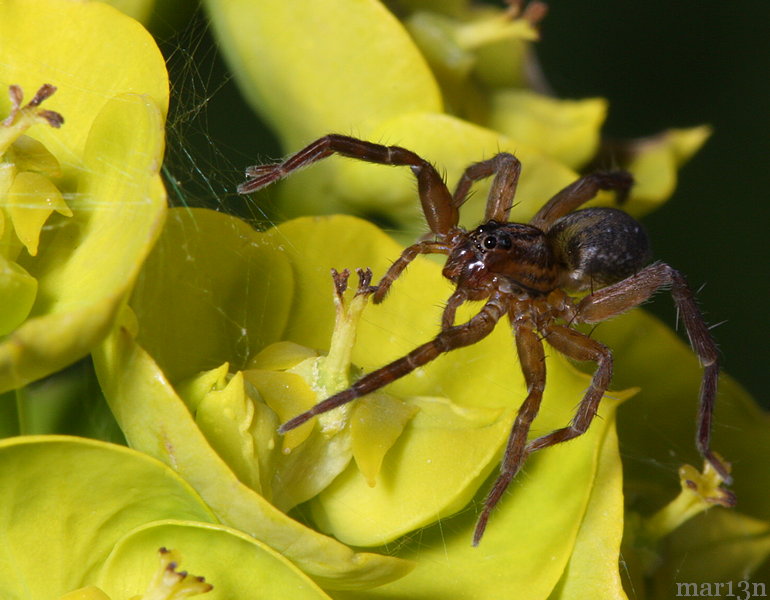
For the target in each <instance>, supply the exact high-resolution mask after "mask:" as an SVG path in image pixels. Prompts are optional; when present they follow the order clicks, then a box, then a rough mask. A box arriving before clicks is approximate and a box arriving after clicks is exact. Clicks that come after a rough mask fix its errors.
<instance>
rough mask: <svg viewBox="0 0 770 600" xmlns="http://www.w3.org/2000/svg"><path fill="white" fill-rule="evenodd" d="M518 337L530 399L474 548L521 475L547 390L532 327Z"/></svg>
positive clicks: (519, 416)
mask: <svg viewBox="0 0 770 600" xmlns="http://www.w3.org/2000/svg"><path fill="white" fill-rule="evenodd" d="M514 333H515V337H516V348H517V350H518V353H519V362H520V363H521V369H522V372H523V373H524V380H525V381H526V383H527V398H526V399H525V400H524V402H523V403H522V405H521V408H519V412H518V414H517V415H516V420H515V421H514V423H513V428H512V429H511V434H510V436H509V437H508V444H507V446H506V448H505V454H504V455H503V461H502V463H501V464H500V475H499V476H498V477H497V479H496V480H495V483H494V485H493V486H492V488H491V489H490V490H489V493H488V495H487V498H486V500H485V502H484V509H483V510H482V511H481V515H479V519H478V521H477V523H476V529H475V531H474V533H473V545H474V546H477V545H478V544H479V542H480V541H481V537H482V536H483V535H484V530H485V529H486V527H487V521H488V520H489V515H490V514H491V512H492V510H493V509H494V508H495V506H496V505H497V503H498V502H499V501H500V498H502V496H503V493H505V490H506V489H507V488H508V485H510V483H511V481H512V480H513V478H514V477H515V476H516V473H518V471H519V469H520V468H521V465H522V464H524V459H525V458H526V453H525V448H526V444H527V434H528V433H529V428H530V426H531V425H532V421H533V420H534V419H535V417H536V416H537V413H538V410H539V409H540V402H541V401H542V399H543V390H544V389H545V353H544V351H543V343H542V342H541V341H540V338H539V337H538V336H537V333H536V332H535V330H534V328H533V327H532V326H531V325H530V324H527V325H522V324H517V323H516V322H514Z"/></svg>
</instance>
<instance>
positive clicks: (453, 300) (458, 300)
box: [441, 288, 468, 329]
mask: <svg viewBox="0 0 770 600" xmlns="http://www.w3.org/2000/svg"><path fill="white" fill-rule="evenodd" d="M467 299H468V292H466V291H465V290H464V289H463V288H457V289H456V290H455V291H454V292H452V295H451V296H449V300H447V302H446V306H445V307H444V312H443V313H442V315H441V329H449V328H450V327H452V325H454V324H455V314H456V313H457V309H458V307H459V306H460V305H461V304H462V303H463V302H465V301H466V300H467Z"/></svg>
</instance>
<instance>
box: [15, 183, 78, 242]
mask: <svg viewBox="0 0 770 600" xmlns="http://www.w3.org/2000/svg"><path fill="white" fill-rule="evenodd" d="M7 201H8V212H9V213H10V215H11V220H12V221H13V228H14V230H15V231H16V235H17V236H18V237H19V240H21V243H22V244H24V246H25V247H26V248H27V252H29V253H30V255H32V256H35V255H36V254H37V246H38V241H39V239H40V233H41V230H42V228H43V225H44V224H45V222H46V221H47V220H48V217H49V216H50V215H51V213H52V212H54V211H56V212H58V213H59V214H61V215H64V216H67V217H71V216H72V211H71V210H70V209H69V207H68V206H67V203H66V202H64V198H62V195H61V192H60V191H59V188H57V187H56V186H55V185H54V184H53V183H51V181H50V179H48V177H45V176H44V175H41V174H39V173H32V172H29V171H24V172H21V173H18V174H17V175H16V177H15V178H14V180H13V183H12V184H11V187H10V189H9V190H8V200H7Z"/></svg>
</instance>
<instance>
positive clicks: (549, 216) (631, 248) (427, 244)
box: [238, 134, 731, 546]
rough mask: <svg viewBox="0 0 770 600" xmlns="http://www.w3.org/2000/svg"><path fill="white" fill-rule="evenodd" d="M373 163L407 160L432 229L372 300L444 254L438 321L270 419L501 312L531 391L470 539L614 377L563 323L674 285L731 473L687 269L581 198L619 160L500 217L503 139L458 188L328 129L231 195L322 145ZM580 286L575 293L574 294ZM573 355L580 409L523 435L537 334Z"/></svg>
mask: <svg viewBox="0 0 770 600" xmlns="http://www.w3.org/2000/svg"><path fill="white" fill-rule="evenodd" d="M335 153H336V154H340V155H342V156H347V157H350V158H355V159H358V160H363V161H368V162H372V163H378V164H383V165H395V166H408V167H410V168H411V169H412V172H413V173H414V175H415V176H416V178H417V186H418V191H419V196H420V201H421V202H422V210H423V212H424V214H425V218H426V220H427V223H428V226H429V227H430V231H431V234H432V239H430V240H427V241H420V242H417V243H416V244H413V245H411V246H409V247H408V248H406V249H405V250H404V251H403V252H402V253H401V256H400V257H399V258H398V259H396V261H395V262H394V263H393V264H392V265H391V267H390V268H389V269H388V271H387V273H385V276H384V277H383V278H382V280H381V281H380V282H379V284H378V285H377V286H376V287H375V288H374V293H373V301H374V302H375V303H379V302H382V301H383V300H384V299H385V295H386V294H387V293H388V290H389V289H390V287H391V285H392V284H393V282H394V281H395V280H396V279H397V278H398V277H399V275H401V273H402V272H403V271H404V269H405V268H406V266H407V265H408V264H409V263H410V262H411V261H412V260H413V259H414V258H415V257H416V256H417V255H418V254H446V255H447V257H448V258H447V261H446V264H445V266H444V270H443V274H444V276H445V277H446V278H447V279H449V280H450V281H451V282H452V283H453V284H454V285H455V289H454V292H452V294H451V295H450V296H449V300H448V301H447V304H446V307H445V308H444V312H443V315H442V319H441V331H440V332H439V333H438V335H436V337H434V338H433V339H432V340H431V341H429V342H426V343H424V344H422V345H421V346H418V347H417V348H415V349H414V350H412V351H411V352H409V353H408V354H407V355H406V356H404V357H402V358H399V359H397V360H394V361H393V362H391V363H390V364H388V365H385V366H384V367H381V368H379V369H377V370H376V371H373V372H371V373H369V374H367V375H365V376H363V377H362V378H361V379H359V380H358V381H356V382H355V383H354V384H353V385H351V386H350V387H349V388H348V389H346V390H344V391H341V392H339V393H337V394H335V395H333V396H331V397H330V398H327V399H326V400H323V401H322V402H320V403H318V404H316V405H315V406H314V407H313V408H311V409H310V410H308V411H307V412H304V413H302V414H300V415H298V416H296V417H294V418H293V419H291V420H289V421H287V422H286V423H284V424H283V425H282V426H281V427H280V430H279V431H280V432H282V433H284V432H286V431H289V430H290V429H294V428H295V427H298V426H299V425H301V424H302V423H305V422H306V421H307V420H309V419H311V418H312V417H314V416H316V415H319V414H321V413H324V412H326V411H329V410H332V409H333V408H336V407H338V406H340V405H342V404H345V403H347V402H350V401H351V400H354V399H355V398H360V397H361V396H364V395H366V394H369V393H371V392H374V391H375V390H378V389H380V388H381V387H383V386H385V385H387V384H389V383H391V382H392V381H394V380H396V379H398V378H400V377H403V376H404V375H406V374H408V373H410V372H412V371H414V370H415V369H416V368H418V367H420V366H422V365H425V364H426V363H428V362H430V361H432V360H433V359H435V358H436V357H438V356H439V355H440V354H442V353H444V352H449V351H450V350H454V349H456V348H461V347H463V346H468V345H470V344H475V343H476V342H478V341H479V340H481V339H483V338H484V337H486V336H487V335H489V333H490V332H491V331H492V330H493V329H494V327H495V325H496V324H497V322H498V321H499V320H500V319H501V318H502V317H503V316H504V315H508V318H509V320H510V323H511V326H512V328H513V333H514V337H515V340H516V348H517V350H518V356H519V362H520V363H521V369H522V371H523V373H524V379H525V381H526V384H527V396H526V398H525V399H524V402H523V404H522V405H521V408H520V409H519V411H518V414H517V416H516V419H515V421H514V424H513V428H512V430H511V433H510V437H509V438H508V443H507V446H506V448H505V453H504V455H503V459H502V463H501V466H500V474H499V476H498V477H497V480H496V481H495V483H494V485H493V486H492V488H491V490H490V492H489V494H488V496H487V498H486V501H485V503H484V508H483V510H482V512H481V515H480V516H479V519H478V522H477V525H476V529H475V532H474V536H473V545H474V546H475V545H478V543H479V541H480V540H481V537H482V535H483V534H484V530H485V528H486V525H487V521H488V519H489V515H490V513H491V511H492V509H493V508H494V507H495V505H496V504H497V503H498V502H499V500H500V498H501V497H502V495H503V493H504V492H505V490H506V488H507V487H508V485H509V484H510V482H511V480H512V479H513V478H514V477H515V475H516V474H517V473H518V471H519V469H521V467H522V465H523V464H524V461H525V460H526V459H527V457H528V456H529V455H530V454H532V453H533V452H535V451H536V450H541V449H543V448H546V447H548V446H552V445H554V444H558V443H560V442H565V441H567V440H571V439H573V438H575V437H577V436H579V435H581V434H583V433H585V431H586V430H587V429H588V427H589V425H590V424H591V421H592V420H593V418H594V416H595V415H596V412H597V409H598V406H599V402H600V401H601V399H602V396H603V395H604V393H605V391H606V390H607V387H608V386H609V384H610V378H611V375H612V353H611V351H610V350H609V348H607V347H606V346H604V345H603V344H601V343H599V342H597V341H596V340H594V339H592V338H590V337H589V336H587V335H585V334H583V333H580V332H579V331H577V330H575V329H573V328H572V325H574V324H579V323H598V322H600V321H604V320H606V319H609V318H611V317H614V316H615V315H618V314H620V313H622V312H624V311H626V310H629V309H631V308H633V307H635V306H638V305H639V304H641V303H642V302H644V301H645V300H647V299H648V298H650V296H652V295H653V294H654V293H655V292H657V291H658V290H660V289H661V288H670V290H671V295H672V296H673V299H674V302H675V304H676V307H677V310H678V312H679V314H680V315H681V318H682V320H683V321H684V324H685V328H686V329H687V334H688V336H689V338H690V344H691V346H692V348H693V350H694V351H695V353H696V354H697V356H698V358H699V359H700V362H701V364H702V365H703V369H704V372H703V380H702V385H701V389H700V407H699V411H698V421H697V433H696V445H697V448H698V450H699V451H700V453H701V455H703V457H704V458H705V459H706V460H707V461H708V462H709V463H710V464H711V465H712V466H713V468H714V469H715V470H716V471H717V473H718V474H719V475H720V476H721V478H722V479H723V480H724V481H725V482H726V483H729V482H730V481H731V478H730V475H729V466H728V465H727V464H726V463H724V462H723V461H722V460H721V459H720V457H719V456H718V455H715V454H714V453H713V452H712V450H711V448H710V444H709V440H710V436H711V419H712V414H713V411H714V402H715V398H716V390H717V379H718V376H719V364H718V355H717V349H716V345H715V344H714V341H713V339H712V337H711V334H710V333H709V330H708V327H707V326H706V324H705V322H704V320H703V317H702V316H701V313H700V311H699V310H698V307H697V305H696V302H695V298H694V295H693V293H692V291H691V290H690V288H689V287H688V285H687V282H686V280H685V278H684V276H683V275H682V274H681V273H680V272H679V271H677V270H675V269H673V268H671V267H670V266H668V265H667V264H665V263H663V262H653V263H651V264H650V263H649V261H650V248H649V242H648V239H647V235H646V233H645V232H644V230H643V229H642V227H641V225H639V223H637V222H636V221H635V220H634V219H633V218H631V217H630V216H629V215H628V214H627V213H625V212H623V211H621V210H619V209H616V208H584V209H580V210H576V209H578V207H580V206H581V205H582V204H584V203H585V202H587V201H588V200H590V199H591V198H593V197H594V196H595V195H596V194H597V193H598V191H599V190H614V191H615V192H616V193H617V195H618V197H619V200H620V201H622V200H623V199H624V198H625V197H626V196H627V194H628V191H629V189H630V187H631V185H632V183H633V180H632V178H631V175H630V174H629V173H627V172H625V171H610V172H597V173H592V174H590V175H586V176H584V177H581V178H580V179H578V180H577V181H575V182H574V183H572V184H571V185H568V186H567V187H566V188H564V189H563V190H561V191H560V192H559V193H557V194H556V195H555V196H554V197H553V198H551V199H550V200H549V201H548V202H546V203H545V205H544V206H543V207H542V208H541V209H540V210H539V211H538V212H537V213H536V214H535V216H534V217H533V218H532V219H531V220H530V222H529V223H528V224H524V223H511V222H508V215H509V213H510V209H511V206H512V203H513V197H514V194H515V192H516V186H517V184H518V181H519V174H520V173H521V163H520V162H519V161H518V159H517V158H516V157H515V156H513V155H511V154H508V153H505V152H502V153H500V154H497V155H496V156H493V157H492V158H490V159H488V160H483V161H481V162H477V163H475V164H472V165H471V166H469V167H468V168H467V169H466V170H465V172H464V173H463V175H462V177H461V178H460V181H459V183H458V185H457V188H456V189H455V191H454V194H452V193H450V191H449V189H448V188H447V186H446V184H445V183H444V181H443V180H442V178H441V176H440V175H439V173H438V172H437V171H436V169H435V168H434V167H433V165H431V164H430V163H429V162H427V161H426V160H424V159H423V158H421V157H420V156H418V155H417V154H415V153H414V152H411V151H410V150H406V149H405V148H401V147H399V146H383V145H381V144H375V143H372V142H367V141H363V140H359V139H356V138H352V137H347V136H343V135H336V134H331V135H326V136H324V137H322V138H320V139H318V140H316V141H315V142H313V143H312V144H310V145H309V146H307V147H306V148H304V149H303V150H300V151H299V152H298V153H296V154H294V155H292V156H290V157H289V158H288V159H286V160H285V161H283V162H280V163H276V164H267V165H257V166H253V167H249V168H248V169H247V170H246V175H247V178H248V179H247V181H246V182H244V183H243V184H242V185H241V186H240V187H239V188H238V192H239V193H241V194H248V193H250V192H253V191H255V190H258V189H261V188H263V187H265V186H267V185H269V184H271V183H273V182H275V181H278V180H279V179H282V178H284V177H286V176H288V175H290V174H291V173H292V172H293V171H295V170H297V169H300V168H302V167H305V166H307V165H310V164H312V163H314V162H316V161H319V160H321V159H323V158H326V157H328V156H330V155H332V154H335ZM491 176H494V179H493V181H492V186H491V190H490V192H489V198H488V199H487V203H486V212H485V214H484V222H483V224H482V225H480V226H478V227H477V228H476V229H473V230H471V231H466V230H465V229H463V228H461V227H460V226H459V225H458V221H459V210H460V207H461V206H462V205H463V203H464V202H465V201H466V199H467V198H468V192H469V190H470V187H471V185H472V184H473V183H474V182H476V181H479V180H481V179H484V178H487V177H491ZM581 292H583V293H585V292H588V293H587V294H586V295H583V296H582V297H581V296H580V295H578V296H577V297H574V296H573V294H580V293H581ZM473 300H484V301H485V304H484V306H483V308H481V310H480V311H479V312H478V313H477V314H476V315H475V316H474V317H473V318H471V319H470V320H469V321H467V322H466V323H462V324H459V325H457V324H455V313H456V311H457V308H458V307H459V306H460V305H462V304H463V303H464V302H467V301H473ZM543 339H545V340H547V341H548V343H549V344H550V345H551V346H552V347H553V348H555V349H556V350H558V351H559V352H561V353H562V354H564V355H566V356H567V357H569V358H571V359H573V360H576V361H593V362H595V363H596V365H597V368H596V371H595V372H594V374H593V377H592V379H591V384H590V386H589V387H588V390H587V391H586V393H585V396H584V397H583V399H582V401H581V402H580V404H579V405H578V407H577V410H576V413H575V415H574V417H573V418H572V420H571V421H570V423H569V424H568V425H567V426H566V427H562V428H560V429H556V430H555V431H552V432H550V433H548V434H546V435H542V436H540V437H536V438H535V439H532V440H530V441H527V436H528V433H529V429H530V425H531V423H532V421H533V419H534V418H535V416H536V415H537V413H538V409H539V408H540V402H541V399H542V396H543V389H544V387H545V351H544V348H543V342H542V340H543Z"/></svg>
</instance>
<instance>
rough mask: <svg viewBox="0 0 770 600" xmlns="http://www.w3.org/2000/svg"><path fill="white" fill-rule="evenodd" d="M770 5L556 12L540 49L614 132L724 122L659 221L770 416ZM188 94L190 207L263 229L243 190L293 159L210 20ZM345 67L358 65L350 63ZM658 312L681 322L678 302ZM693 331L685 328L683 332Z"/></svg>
mask: <svg viewBox="0 0 770 600" xmlns="http://www.w3.org/2000/svg"><path fill="white" fill-rule="evenodd" d="M768 29H770V2H768V1H767V0H753V1H751V2H749V1H745V2H741V1H737V2H724V1H722V0H719V1H717V0H668V1H666V0H644V1H639V0H634V1H631V0H627V1H618V0H614V1H611V0H592V1H591V2H577V1H573V2H556V1H554V2H551V3H550V12H549V14H548V16H547V17H546V19H545V21H544V22H543V24H542V27H541V30H542V41H541V43H540V44H539V45H538V47H537V51H538V54H539V56H540V59H541V62H542V63H543V66H544V71H545V73H546V75H547V78H548V80H549V82H550V84H551V86H552V87H553V88H554V90H555V91H556V92H557V94H558V95H559V96H563V97H570V98H581V97H589V96H602V97H605V98H607V99H608V100H609V102H610V112H609V118H608V121H607V125H606V128H605V132H606V133H607V134H608V135H611V136H613V137H635V136H645V135H650V134H653V133H656V132H658V131H661V130H663V129H666V128H670V127H687V126H693V125H700V124H703V123H708V124H711V125H712V126H713V127H714V135H713V136H712V138H711V139H710V140H709V141H708V142H707V144H706V146H705V147H704V149H703V150H702V151H701V152H699V153H698V154H697V155H696V156H695V157H694V159H693V160H692V161H691V162H690V163H688V164H687V165H686V166H685V167H684V169H683V170H682V172H681V177H680V185H679V187H678V189H677V191H676V194H675V196H674V197H673V198H672V200H671V201H670V202H669V203H668V204H666V205H665V207H663V208H662V209H661V210H660V211H658V212H656V213H654V214H652V215H649V216H648V217H646V218H645V220H644V221H645V225H646V226H647V229H648V231H649V232H650V235H651V237H652V238H653V244H654V249H655V252H656V257H657V258H659V259H661V260H665V261H666V262H669V263H670V264H671V265H673V266H674V267H676V268H678V269H680V270H681V271H683V272H684V273H685V274H686V275H687V276H688V278H689V280H690V283H691V284H692V286H693V287H694V288H696V289H697V288H701V287H702V289H701V290H700V291H699V293H698V297H699V300H700V305H701V307H702V309H703V311H704V312H705V313H706V318H707V320H708V321H709V322H710V323H712V324H715V323H721V324H720V325H719V326H718V327H716V328H715V329H714V335H715V336H716V338H717V340H718V342H719V345H720V349H721V352H722V357H723V364H724V366H725V369H726V370H727V371H728V372H729V373H731V374H732V375H734V376H735V377H736V378H737V379H738V380H739V381H741V382H742V383H743V384H744V385H745V386H747V387H748V388H749V390H750V391H751V392H752V393H753V394H754V395H755V397H756V398H757V399H758V400H759V401H760V402H763V403H764V404H766V405H767V397H766V395H765V394H764V393H763V392H764V390H763V386H762V384H763V383H764V381H765V380H766V375H765V369H766V368H767V367H766V364H767V362H768V361H767V358H768V356H770V351H769V350H768V342H767V339H766V338H767V337H768V336H769V335H770V331H768V330H769V328H768V326H767V324H768V320H769V318H768V312H769V311H768V308H767V306H768V300H769V299H770V277H768V270H769V269H768V254H769V253H768V251H767V242H766V239H765V238H766V235H765V231H766V229H767V227H768V224H770V218H769V217H770V198H769V197H768V196H770V185H769V184H770V181H769V180H770V110H769V109H770V83H769V82H768V75H769V74H770V33H769V32H768ZM162 48H163V50H164V52H165V53H166V56H167V57H168V59H169V67H170V71H171V77H172V86H173V88H174V92H173V95H172V98H173V100H172V102H173V105H172V111H171V115H170V119H169V123H170V133H169V145H168V163H167V165H168V171H169V173H170V174H171V182H172V185H171V188H170V193H171V196H172V198H173V201H174V202H176V203H180V202H182V203H190V204H208V205H210V204H211V202H212V199H214V200H213V201H214V202H216V203H218V205H219V206H220V208H223V209H224V210H228V211H231V212H238V213H241V214H244V213H245V214H247V215H251V216H253V217H254V218H255V219H256V220H259V218H260V214H259V211H260V208H259V207H257V206H254V205H244V200H243V199H242V198H241V197H238V196H237V195H236V194H235V193H234V189H235V186H236V185H237V183H239V182H240V181H241V170H242V168H243V167H244V166H245V165H248V164H253V163H254V162H258V161H263V160H267V159H268V158H271V157H272V158H275V157H279V156H281V154H282V151H281V149H280V148H279V147H278V145H277V144H276V142H275V140H274V139H273V138H272V136H271V135H270V133H269V132H268V131H267V130H266V129H265V128H264V127H263V126H262V125H261V124H260V123H259V121H258V120H257V119H256V117H255V116H254V115H253V113H252V111H251V110H250V108H249V107H248V106H247V105H246V104H245V103H243V101H242V100H241V99H240V97H239V95H238V92H237V89H236V87H235V85H234V83H233V81H232V80H231V79H230V75H229V73H228V71H227V68H226V66H225V65H223V64H222V62H221V59H220V58H219V56H218V53H217V49H216V44H215V42H214V41H213V40H212V39H211V37H210V36H209V35H208V34H207V32H206V26H205V16H204V15H201V14H200V13H198V14H197V15H196V18H194V19H193V21H192V22H191V24H190V25H189V26H188V27H187V28H186V29H185V30H184V31H183V32H182V33H181V34H177V35H174V36H171V37H170V38H169V39H167V40H166V42H165V43H162ZM341 68H344V66H341ZM648 308H649V309H650V310H652V311H653V312H654V313H656V314H658V315H659V316H661V317H662V318H664V319H665V320H666V321H667V322H669V323H671V324H673V323H674V322H675V318H676V316H675V313H674V310H673V308H672V303H671V301H670V299H669V298H666V297H665V296H664V295H660V296H659V297H658V298H657V299H656V300H655V301H654V302H652V303H651V304H650V305H649V306H648ZM680 329H681V328H680Z"/></svg>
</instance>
